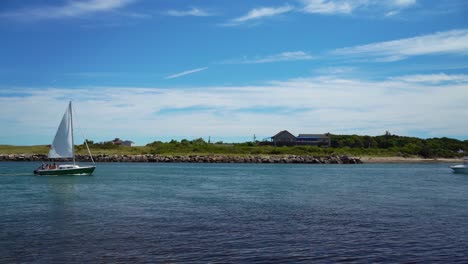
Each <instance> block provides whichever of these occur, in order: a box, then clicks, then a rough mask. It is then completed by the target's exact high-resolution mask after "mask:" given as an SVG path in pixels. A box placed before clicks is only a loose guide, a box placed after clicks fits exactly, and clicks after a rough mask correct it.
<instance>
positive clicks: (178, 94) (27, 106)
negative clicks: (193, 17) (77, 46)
mask: <svg viewBox="0 0 468 264" xmlns="http://www.w3.org/2000/svg"><path fill="white" fill-rule="evenodd" d="M441 76H442V77H443V75H441ZM448 76H449V77H448V78H449V79H462V80H463V81H459V82H446V83H438V84H433V83H431V82H420V81H413V82H412V81H409V80H411V78H410V77H409V76H402V77H395V78H393V79H391V80H386V81H373V80H366V79H364V78H360V79H353V78H338V77H331V76H320V77H314V78H298V79H291V80H288V81H282V82H278V81H276V82H270V83H268V84H265V85H257V86H219V87H192V88H179V89H178V88H168V89H165V88H138V87H128V88H113V87H90V88H76V89H65V88H63V89H62V88H54V89H52V88H49V89H21V90H18V91H21V92H22V93H28V94H23V95H18V96H15V95H14V91H13V93H12V91H11V90H10V91H4V90H0V105H2V109H3V110H2V111H3V112H2V116H1V117H0V126H1V127H2V128H4V129H2V130H1V131H0V140H2V138H6V137H7V136H9V135H16V136H17V137H20V138H22V137H33V136H34V137H38V138H40V139H41V140H40V142H37V143H47V142H49V141H50V140H52V137H53V133H55V129H56V127H57V125H58V121H59V120H60V118H61V115H62V114H63V110H64V109H65V106H66V101H67V100H68V99H74V102H75V106H76V109H77V116H78V119H79V122H80V124H79V125H80V127H82V128H83V129H84V134H85V135H86V136H88V137H89V138H91V139H94V140H97V141H99V140H108V139H112V138H114V137H117V136H118V137H122V138H126V139H130V140H133V141H136V142H137V143H138V144H145V143H148V142H151V141H154V140H161V138H170V137H176V136H180V135H182V136H186V137H192V138H195V137H200V136H206V137H207V136H208V135H210V136H212V137H216V138H220V140H223V138H224V139H225V138H229V137H242V136H245V137H250V136H252V135H253V134H256V135H257V136H258V137H259V138H262V137H263V136H271V135H273V134H274V133H276V132H278V131H280V130H283V129H288V130H289V131H291V132H294V133H299V132H301V133H323V132H332V133H337V134H340V133H358V134H370V135H377V134H383V133H384V132H385V131H386V130H388V131H391V132H392V133H395V134H399V135H412V134H411V133H412V131H415V130H417V131H423V132H425V133H427V134H429V135H430V136H448V137H450V136H465V137H466V136H467V134H466V131H468V123H466V122H459V120H465V119H467V118H468V108H467V107H466V102H467V101H468V93H467V92H466V91H467V89H468V81H467V80H466V76H462V77H456V76H453V75H448ZM426 77H427V78H429V79H430V78H433V77H429V76H426ZM412 78H415V79H421V78H420V77H414V76H413V77H412ZM436 78H439V77H436ZM443 78H445V77H443ZM8 93H10V94H8ZM171 109H172V110H174V109H178V110H177V111H170V110H171ZM259 109H260V110H259ZM261 109H268V110H267V111H262V110H261ZM275 109H278V110H275ZM9 117H14V120H11V118H10V119H8V118H9ZM18 131H19V132H18ZM36 140H37V139H36ZM3 143H8V142H5V141H4V140H3Z"/></svg>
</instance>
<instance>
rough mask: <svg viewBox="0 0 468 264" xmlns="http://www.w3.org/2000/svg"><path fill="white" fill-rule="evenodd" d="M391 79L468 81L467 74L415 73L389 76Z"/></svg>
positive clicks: (435, 82) (405, 80) (415, 81)
mask: <svg viewBox="0 0 468 264" xmlns="http://www.w3.org/2000/svg"><path fill="white" fill-rule="evenodd" d="M391 79H393V80H398V81H404V82H409V83H433V84H437V83H447V82H455V83H468V75H466V74H445V73H437V74H415V75H405V76H398V77H393V78H391Z"/></svg>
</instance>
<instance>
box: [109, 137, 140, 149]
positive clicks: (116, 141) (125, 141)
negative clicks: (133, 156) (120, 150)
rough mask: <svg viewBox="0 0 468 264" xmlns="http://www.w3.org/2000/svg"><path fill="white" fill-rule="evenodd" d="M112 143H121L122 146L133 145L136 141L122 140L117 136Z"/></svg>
mask: <svg viewBox="0 0 468 264" xmlns="http://www.w3.org/2000/svg"><path fill="white" fill-rule="evenodd" d="M111 143H112V144H114V145H121V146H129V147H133V145H134V144H135V142H133V141H130V140H121V139H120V138H115V139H114V140H112V141H111Z"/></svg>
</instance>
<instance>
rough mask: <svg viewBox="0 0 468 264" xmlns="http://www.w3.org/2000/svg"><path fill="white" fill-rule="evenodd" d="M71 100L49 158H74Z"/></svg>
mask: <svg viewBox="0 0 468 264" xmlns="http://www.w3.org/2000/svg"><path fill="white" fill-rule="evenodd" d="M71 114H72V113H71V102H70V105H69V106H68V108H67V111H65V114H64V115H63V118H62V122H60V125H59V128H58V130H57V134H55V138H54V142H53V143H52V147H51V148H50V150H49V158H72V157H73V154H74V153H73V134H72V133H73V131H72V129H73V128H72V116H71Z"/></svg>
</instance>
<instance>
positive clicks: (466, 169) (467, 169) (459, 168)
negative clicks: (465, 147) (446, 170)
mask: <svg viewBox="0 0 468 264" xmlns="http://www.w3.org/2000/svg"><path fill="white" fill-rule="evenodd" d="M450 168H451V169H452V170H453V172H454V173H463V174H468V165H455V166H450Z"/></svg>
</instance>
